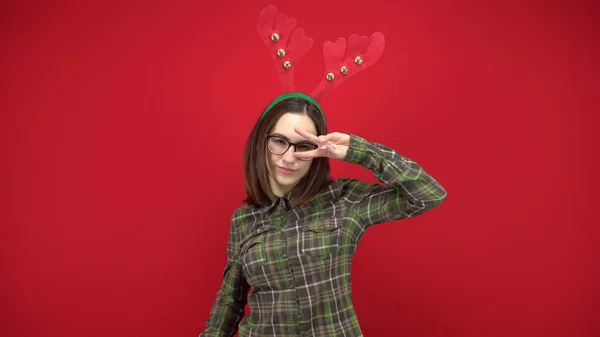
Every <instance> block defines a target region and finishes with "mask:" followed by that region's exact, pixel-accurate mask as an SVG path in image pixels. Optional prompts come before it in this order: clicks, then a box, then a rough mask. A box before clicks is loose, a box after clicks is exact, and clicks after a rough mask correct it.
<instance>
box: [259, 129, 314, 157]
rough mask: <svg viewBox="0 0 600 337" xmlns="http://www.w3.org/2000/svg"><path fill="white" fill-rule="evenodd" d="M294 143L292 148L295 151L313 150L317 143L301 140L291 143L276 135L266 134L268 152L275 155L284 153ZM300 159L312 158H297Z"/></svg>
mask: <svg viewBox="0 0 600 337" xmlns="http://www.w3.org/2000/svg"><path fill="white" fill-rule="evenodd" d="M292 145H294V150H295V151H297V152H307V151H313V150H316V149H317V145H315V144H313V143H309V142H301V143H291V142H290V141H289V140H287V139H285V138H283V137H281V136H276V135H268V136H267V148H268V149H269V152H271V153H272V154H276V155H282V154H284V153H286V152H287V151H288V150H289V149H290V147H291V146H292ZM298 159H300V160H312V158H308V159H304V158H298Z"/></svg>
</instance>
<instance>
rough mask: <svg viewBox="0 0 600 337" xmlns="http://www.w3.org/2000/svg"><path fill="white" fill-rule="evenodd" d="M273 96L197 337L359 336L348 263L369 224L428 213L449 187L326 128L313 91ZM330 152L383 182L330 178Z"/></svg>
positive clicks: (250, 148) (252, 143)
mask: <svg viewBox="0 0 600 337" xmlns="http://www.w3.org/2000/svg"><path fill="white" fill-rule="evenodd" d="M275 102H276V104H271V105H272V107H270V108H267V109H266V110H265V113H264V114H263V116H261V118H260V119H259V121H258V122H257V124H256V125H255V127H254V129H253V131H252V133H251V135H250V137H249V139H248V143H247V145H246V150H245V174H246V193H247V198H246V200H245V202H246V204H245V205H244V206H242V207H240V208H238V209H236V210H235V212H234V214H233V217H232V221H231V229H230V234H229V244H228V247H227V256H228V263H227V266H226V268H225V271H224V280H223V283H222V285H221V288H220V290H219V292H218V294H217V299H216V302H215V303H214V306H213V308H212V310H211V313H210V318H209V320H208V321H207V325H206V330H205V331H204V332H202V333H201V334H200V336H201V337H216V336H233V335H234V334H235V333H236V331H238V330H239V336H240V337H246V336H279V337H287V336H327V337H330V336H345V337H356V336H362V332H361V329H360V327H359V324H358V320H357V316H356V314H355V312H354V309H353V303H352V296H351V286H350V266H351V263H352V256H353V254H354V251H355V250H356V246H357V245H358V243H359V241H360V239H361V238H362V236H363V234H364V232H365V230H366V229H367V228H369V227H370V226H372V225H374V224H379V223H383V222H389V221H395V220H400V219H404V218H408V217H412V216H416V215H419V214H422V213H424V212H426V211H428V210H430V209H432V208H434V207H436V206H438V205H439V204H440V203H441V202H442V201H443V200H444V199H445V198H446V191H445V190H444V189H443V188H442V186H440V184H439V183H437V182H436V181H435V180H434V179H433V178H432V177H431V176H429V175H428V174H427V173H426V172H425V171H424V170H423V169H422V168H421V166H419V165H418V164H417V163H415V162H414V161H412V160H410V159H408V158H406V157H403V156H402V155H400V154H398V153H397V152H396V151H394V150H393V149H391V148H389V147H386V146H384V145H381V144H377V143H373V142H369V141H367V140H365V139H363V138H361V137H359V136H356V135H352V134H345V133H338V132H334V133H329V134H328V133H327V130H326V124H325V118H324V115H323V113H322V111H321V108H320V106H319V104H318V103H317V102H316V101H315V100H314V99H313V98H312V97H311V96H308V95H305V94H301V93H290V94H284V95H282V96H280V97H279V98H278V99H277V100H276V101H275ZM329 158H333V159H337V160H345V161H348V162H350V163H354V164H358V165H362V166H363V167H364V168H366V169H369V170H372V171H373V174H374V175H375V177H376V178H377V180H378V181H380V182H381V184H369V183H366V182H362V181H358V180H354V179H347V178H343V179H337V180H335V181H332V180H331V178H330V173H329ZM250 288H251V289H252V291H249V289H250ZM247 303H248V304H249V306H250V310H251V314H250V315H248V316H247V317H243V316H244V308H245V305H246V304H247Z"/></svg>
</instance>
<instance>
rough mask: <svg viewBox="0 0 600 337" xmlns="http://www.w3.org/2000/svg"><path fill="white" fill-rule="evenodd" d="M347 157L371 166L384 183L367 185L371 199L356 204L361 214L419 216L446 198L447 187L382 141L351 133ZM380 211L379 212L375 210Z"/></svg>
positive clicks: (392, 218)
mask: <svg viewBox="0 0 600 337" xmlns="http://www.w3.org/2000/svg"><path fill="white" fill-rule="evenodd" d="M344 160H346V161H348V162H351V163H355V164H359V165H361V166H363V167H364V168H366V169H368V170H371V171H372V172H373V175H374V177H375V178H376V179H377V180H378V181H379V182H381V183H382V184H384V186H373V185H365V186H368V190H365V191H364V194H365V195H364V198H365V199H368V200H366V201H368V202H362V203H360V204H357V212H358V213H359V214H360V215H361V217H365V216H369V217H373V216H376V217H379V218H384V219H382V220H396V219H401V218H406V217H410V216H416V215H418V214H421V213H424V212H426V211H427V210H430V209H432V208H435V207H437V206H438V205H440V204H441V203H442V201H443V200H444V199H445V198H446V195H447V193H446V190H445V189H444V188H443V187H442V185H441V184H439V183H438V182H437V181H436V180H435V179H434V178H433V177H432V176H430V175H429V174H428V173H427V172H425V170H424V169H423V168H422V167H421V166H420V165H419V164H417V163H416V162H414V161H412V160H411V159H409V158H407V157H404V156H402V155H400V154H399V153H397V152H396V151H395V150H394V149H392V148H389V147H387V146H384V145H382V144H378V143H373V142H368V141H367V140H365V139H363V138H361V137H358V136H356V135H350V144H349V148H348V152H347V154H346V157H345V158H344ZM366 188H367V187H365V189H366ZM367 194H368V195H367ZM377 211H378V212H379V214H375V213H376V212H377ZM377 222H379V220H378V221H377Z"/></svg>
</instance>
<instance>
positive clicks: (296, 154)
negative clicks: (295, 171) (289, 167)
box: [294, 150, 322, 159]
mask: <svg viewBox="0 0 600 337" xmlns="http://www.w3.org/2000/svg"><path fill="white" fill-rule="evenodd" d="M321 151H322V150H313V151H306V152H294V157H296V158H301V159H311V158H316V157H321V155H320V152H321Z"/></svg>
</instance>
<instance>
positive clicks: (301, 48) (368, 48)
mask: <svg viewBox="0 0 600 337" xmlns="http://www.w3.org/2000/svg"><path fill="white" fill-rule="evenodd" d="M296 25H297V22H296V19H294V18H292V17H287V16H286V15H284V14H283V13H278V11H277V7H275V6H274V5H269V6H267V7H265V8H264V9H263V10H262V11H261V12H260V16H259V18H258V31H259V33H260V36H261V38H262V39H263V41H264V42H265V44H266V45H267V49H268V50H269V53H270V54H271V57H272V58H273V61H274V62H275V68H276V69H277V72H278V73H279V77H280V79H281V84H282V85H283V92H284V93H283V94H282V95H280V96H279V97H277V98H276V99H275V100H274V101H273V102H271V104H269V106H268V107H267V108H266V109H265V111H264V112H263V114H262V115H261V118H262V117H263V116H264V115H265V114H266V113H267V112H268V111H269V110H270V109H271V108H272V107H273V106H274V105H275V104H277V103H279V102H281V101H283V100H284V99H287V98H290V97H300V98H303V99H305V100H307V101H309V102H311V103H313V104H314V105H316V106H317V107H318V108H319V110H320V111H321V114H323V111H322V110H321V107H320V106H319V104H318V102H317V101H318V100H319V99H321V98H322V97H323V96H325V95H326V94H327V93H328V92H330V91H331V90H333V89H335V88H336V87H337V86H338V85H340V84H341V83H342V82H344V81H345V80H347V79H348V78H350V77H352V76H353V75H355V74H356V73H358V72H360V71H361V70H365V69H366V68H368V67H370V66H371V65H373V64H375V62H377V60H379V57H381V54H383V49H384V47H385V37H384V36H383V34H382V33H380V32H376V33H373V35H372V36H371V38H370V39H369V37H367V36H362V37H359V36H358V35H354V34H353V35H350V37H349V38H348V41H347V42H346V39H344V38H339V39H337V40H336V41H335V43H333V42H331V41H327V42H325V44H324V45H323V54H324V56H325V76H324V78H323V80H321V83H320V84H319V85H318V86H317V87H316V88H315V90H313V92H312V94H311V95H310V96H309V95H307V94H305V93H302V92H295V85H294V69H295V68H296V63H297V62H298V60H299V59H300V58H301V57H302V56H303V55H304V54H306V52H307V51H308V50H309V49H310V48H311V47H312V44H313V39H312V38H310V37H308V36H305V35H304V29H302V28H296ZM323 118H325V116H324V115H323Z"/></svg>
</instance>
